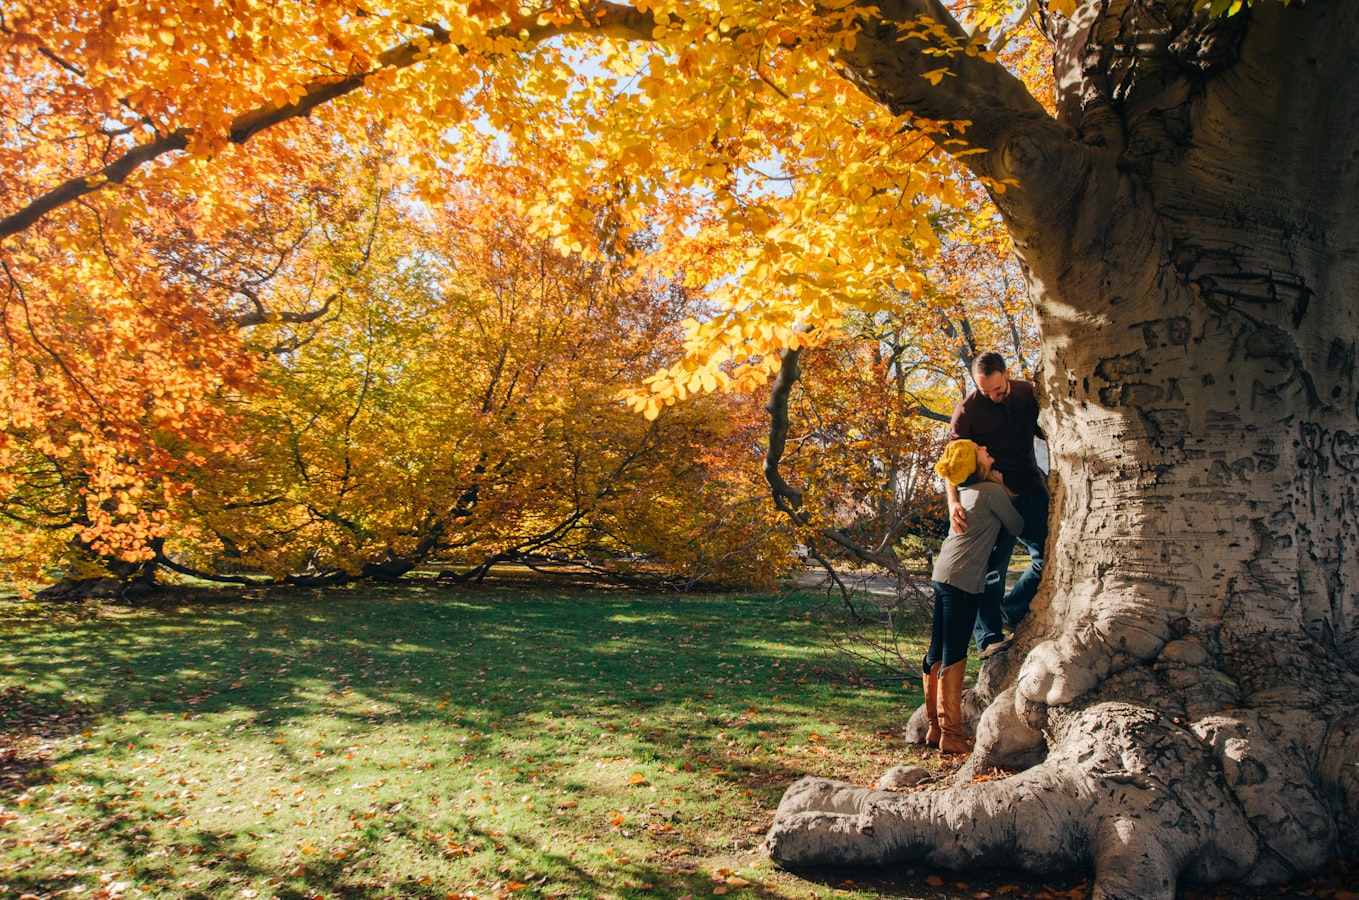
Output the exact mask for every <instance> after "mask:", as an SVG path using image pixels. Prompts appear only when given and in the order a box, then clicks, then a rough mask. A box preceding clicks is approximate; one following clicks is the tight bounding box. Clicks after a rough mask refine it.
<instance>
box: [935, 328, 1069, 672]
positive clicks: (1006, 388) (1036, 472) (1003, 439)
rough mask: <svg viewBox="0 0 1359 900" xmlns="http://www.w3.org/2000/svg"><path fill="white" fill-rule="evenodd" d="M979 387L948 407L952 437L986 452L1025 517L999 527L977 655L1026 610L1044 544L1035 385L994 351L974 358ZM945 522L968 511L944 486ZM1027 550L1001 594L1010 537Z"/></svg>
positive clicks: (1044, 488) (960, 525)
mask: <svg viewBox="0 0 1359 900" xmlns="http://www.w3.org/2000/svg"><path fill="white" fill-rule="evenodd" d="M972 376H973V378H974V379H975V380H976V382H977V389H976V390H975V391H973V392H972V393H971V394H968V395H967V397H965V398H964V399H963V401H962V402H961V403H959V404H958V407H957V408H956V409H955V410H954V411H953V420H952V422H951V423H950V424H949V439H950V440H957V439H959V438H965V439H967V440H970V441H974V442H975V443H977V444H980V445H981V446H983V447H985V448H986V449H987V450H988V451H990V453H991V456H992V457H993V458H994V459H995V464H994V466H993V469H994V470H995V471H997V472H999V473H1000V474H1001V476H1002V477H1003V478H1004V481H1005V487H1006V488H1008V489H1009V491H1010V493H1011V494H1012V495H1013V500H1014V506H1015V509H1016V510H1017V511H1018V512H1019V514H1020V515H1021V516H1023V517H1024V531H1023V533H1021V534H1017V535H1015V534H1010V533H1009V532H1008V531H1002V532H1001V535H1000V539H999V541H998V542H997V544H996V549H995V550H994V551H993V552H992V554H991V559H990V562H989V563H988V564H987V573H986V590H985V593H983V595H982V601H981V603H980V604H979V605H978V608H977V625H976V627H975V628H974V629H973V632H972V633H973V637H974V638H975V639H976V641H977V650H978V651H979V654H986V655H989V654H987V653H986V651H987V648H988V647H991V646H994V645H999V644H1001V643H1002V640H1001V639H1002V634H1001V625H1002V623H1003V624H1005V625H1007V626H1009V627H1010V628H1011V629H1012V630H1013V629H1014V627H1015V626H1016V625H1018V624H1019V621H1020V619H1023V618H1024V616H1025V615H1026V614H1027V613H1028V611H1029V604H1030V603H1031V602H1032V601H1033V596H1034V594H1035V593H1037V592H1038V582H1039V581H1040V580H1041V578H1042V576H1043V548H1044V545H1045V544H1046V543H1047V539H1048V481H1047V476H1046V475H1044V474H1043V471H1042V470H1041V469H1039V468H1038V460H1037V458H1036V457H1035V455H1034V447H1033V439H1034V438H1035V437H1039V438H1041V437H1043V431H1042V429H1041V428H1039V427H1038V401H1037V399H1036V398H1035V397H1034V391H1033V385H1032V384H1031V383H1030V382H1027V381H1016V380H1014V379H1012V378H1010V375H1009V372H1008V370H1007V367H1006V364H1005V358H1004V357H1002V356H1001V355H1000V354H999V353H996V352H995V351H990V350H989V351H987V352H985V353H983V354H981V355H980V356H978V357H977V359H976V361H975V362H974V363H973V365H972ZM948 509H949V522H950V524H951V525H952V527H953V528H954V530H956V531H959V532H962V531H965V530H967V516H966V514H965V513H964V512H963V508H962V507H961V506H960V505H959V503H958V489H957V488H956V487H954V486H953V485H951V484H950V485H949V486H948ZM1016 540H1018V542H1019V543H1021V544H1023V545H1024V547H1025V548H1026V549H1027V550H1028V551H1029V567H1028V568H1027V569H1025V570H1024V573H1023V574H1022V575H1020V576H1019V580H1018V581H1017V582H1015V586H1014V589H1013V590H1011V591H1010V592H1009V594H1006V593H1005V572H1006V570H1007V569H1008V568H1009V565H1010V554H1011V553H1013V552H1014V547H1015V542H1016Z"/></svg>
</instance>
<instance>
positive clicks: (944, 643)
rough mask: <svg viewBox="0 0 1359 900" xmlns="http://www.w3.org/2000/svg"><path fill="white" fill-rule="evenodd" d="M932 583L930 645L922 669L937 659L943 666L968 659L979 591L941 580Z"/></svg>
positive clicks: (929, 666) (928, 667) (926, 669)
mask: <svg viewBox="0 0 1359 900" xmlns="http://www.w3.org/2000/svg"><path fill="white" fill-rule="evenodd" d="M933 584H934V618H933V619H932V620H931V621H930V649H929V650H928V651H927V652H926V653H925V671H926V672H928V671H929V670H930V669H931V668H933V666H934V664H935V663H937V662H942V663H943V664H944V666H943V668H945V669H947V668H948V667H949V666H951V665H953V664H954V663H956V662H958V661H959V660H964V659H967V643H968V633H969V632H970V631H971V630H972V624H973V623H974V622H975V621H976V620H977V602H978V601H979V600H980V599H981V596H982V595H981V594H969V593H968V592H967V591H963V590H959V589H958V588H956V587H954V586H953V585H951V584H944V583H943V582H942V581H936V582H933Z"/></svg>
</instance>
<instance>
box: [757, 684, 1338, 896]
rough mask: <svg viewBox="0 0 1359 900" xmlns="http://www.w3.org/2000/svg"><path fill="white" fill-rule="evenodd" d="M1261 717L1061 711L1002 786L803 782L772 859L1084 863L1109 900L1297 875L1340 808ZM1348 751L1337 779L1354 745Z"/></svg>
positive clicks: (1025, 865) (1328, 842)
mask: <svg viewBox="0 0 1359 900" xmlns="http://www.w3.org/2000/svg"><path fill="white" fill-rule="evenodd" d="M1268 718H1269V717H1268V716H1267V715H1265V714H1262V713H1259V712H1258V711H1256V712H1249V711H1247V712H1245V713H1244V714H1243V715H1240V716H1237V717H1234V718H1231V719H1227V718H1225V717H1216V718H1215V719H1214V720H1211V721H1209V720H1205V721H1202V722H1199V723H1195V724H1194V726H1192V727H1184V726H1182V725H1181V724H1179V723H1177V722H1174V721H1171V720H1167V719H1165V718H1163V717H1161V716H1160V715H1158V714H1157V713H1156V712H1154V711H1152V710H1149V709H1147V708H1145V707H1138V706H1134V705H1130V704H1126V703H1119V702H1105V703H1100V704H1097V705H1093V706H1091V707H1089V708H1087V709H1085V710H1082V711H1079V712H1075V713H1073V714H1072V715H1070V716H1068V717H1065V719H1064V721H1062V722H1061V723H1060V724H1058V725H1057V730H1056V731H1055V732H1053V733H1051V734H1049V737H1050V739H1051V746H1052V748H1053V749H1052V751H1051V752H1050V753H1049V754H1048V756H1047V758H1046V760H1045V761H1044V762H1042V763H1041V764H1039V765H1036V766H1034V767H1033V768H1030V769H1028V770H1026V771H1024V772H1022V773H1019V774H1017V775H1014V776H1012V777H1009V778H1005V779H1001V780H992V781H986V782H980V783H976V784H969V785H959V786H955V787H952V788H948V789H943V790H925V791H920V792H918V793H909V794H900V793H892V792H889V791H878V790H870V789H864V788H859V787H855V786H853V785H849V784H844V783H841V782H835V781H828V780H824V779H815V778H808V779H803V780H802V781H799V782H798V783H797V784H795V785H793V786H792V787H791V788H789V789H788V791H787V793H786V794H785V795H784V798H783V801H782V802H781V803H780V804H779V809H778V812H777V814H776V815H775V818H774V824H773V827H772V828H771V829H770V831H769V834H768V836H767V837H766V841H765V849H766V851H767V852H768V853H769V855H770V856H771V858H772V859H773V860H774V861H775V862H777V863H779V864H780V865H782V866H785V867H787V868H793V869H796V868H799V867H813V866H883V865H890V864H893V863H899V862H905V861H911V860H923V861H925V862H927V863H929V864H931V865H933V866H938V867H941V868H947V869H959V870H963V869H968V868H974V867H1003V868H1012V869H1019V870H1023V871H1027V872H1030V873H1034V874H1045V873H1052V872H1057V871H1071V870H1085V869H1093V870H1094V873H1095V882H1094V896H1095V897H1097V898H1102V900H1103V898H1109V900H1112V898H1120V900H1123V898H1126V900H1133V898H1136V900H1149V898H1166V900H1170V898H1173V897H1174V895H1175V889H1176V885H1177V884H1178V882H1179V881H1180V880H1181V879H1184V880H1187V881H1193V882H1205V883H1216V882H1238V883H1261V882H1267V881H1275V880H1279V879H1281V878H1291V877H1296V876H1297V875H1300V874H1304V873H1307V872H1311V871H1315V870H1316V869H1318V868H1319V867H1320V866H1321V865H1322V864H1323V863H1324V862H1325V861H1326V860H1327V859H1329V858H1331V856H1332V855H1333V853H1334V851H1335V849H1336V841H1337V840H1338V839H1339V838H1340V827H1339V820H1340V819H1343V818H1344V814H1343V813H1342V812H1341V808H1328V806H1327V804H1326V803H1325V802H1324V801H1323V800H1321V799H1319V798H1320V797H1322V796H1325V795H1326V792H1325V791H1321V790H1318V787H1319V785H1318V784H1317V781H1316V779H1317V772H1316V771H1315V769H1313V768H1312V767H1311V766H1308V765H1306V764H1304V763H1303V762H1302V761H1301V760H1302V759H1303V756H1302V755H1300V754H1299V753H1297V751H1298V750H1300V749H1302V748H1300V747H1297V746H1289V747H1286V748H1284V747H1281V745H1280V744H1279V743H1278V742H1277V741H1276V740H1274V739H1273V738H1272V737H1270V735H1274V734H1277V733H1278V732H1277V731H1276V730H1275V729H1274V728H1273V727H1271V724H1270V722H1268V721H1266V720H1267V719H1268ZM1336 726H1339V732H1337V730H1336ZM1353 728H1354V722H1350V724H1349V725H1344V724H1343V723H1339V722H1337V723H1336V724H1335V725H1333V726H1332V728H1331V739H1326V740H1323V741H1322V743H1323V744H1324V746H1325V753H1329V754H1334V753H1336V752H1340V751H1338V748H1339V747H1340V746H1341V745H1343V744H1346V743H1347V742H1346V741H1345V740H1344V738H1345V736H1346V735H1350V732H1351V731H1352V730H1353ZM1323 730H1324V729H1323ZM1312 750H1313V751H1316V752H1317V753H1321V752H1322V751H1323V747H1322V746H1315V747H1313V748H1312ZM1343 755H1345V757H1346V761H1345V762H1344V763H1343V764H1341V766H1340V768H1337V769H1336V772H1337V773H1339V772H1340V771H1342V770H1345V767H1349V768H1353V767H1354V765H1355V763H1356V761H1357V758H1359V749H1356V748H1354V747H1350V748H1349V749H1348V750H1347V751H1345V752H1344V754H1343ZM1309 758H1311V759H1314V760H1315V759H1317V758H1318V757H1317V756H1311V757H1309ZM1323 768H1326V769H1332V768H1335V766H1334V765H1333V761H1328V762H1327V763H1326V764H1325V765H1324V766H1323ZM1325 778H1326V776H1325V775H1324V773H1323V774H1322V780H1325ZM1341 793H1344V791H1343V790H1342V791H1341ZM1343 805H1344V804H1341V807H1343ZM1336 813H1341V815H1340V816H1339V818H1338V817H1337V815H1336Z"/></svg>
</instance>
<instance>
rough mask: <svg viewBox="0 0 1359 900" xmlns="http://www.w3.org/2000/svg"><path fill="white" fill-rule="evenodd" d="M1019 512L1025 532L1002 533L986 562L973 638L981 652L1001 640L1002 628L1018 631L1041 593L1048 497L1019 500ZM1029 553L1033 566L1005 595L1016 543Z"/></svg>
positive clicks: (1016, 503)
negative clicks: (1039, 592) (1016, 533)
mask: <svg viewBox="0 0 1359 900" xmlns="http://www.w3.org/2000/svg"><path fill="white" fill-rule="evenodd" d="M1013 502H1014V505H1015V512H1017V513H1019V515H1020V516H1021V517H1022V518H1023V519H1024V531H1023V532H1021V533H1020V534H1019V535H1017V536H1016V535H1013V534H1010V533H1009V532H1008V531H1004V530H1002V531H1001V533H1000V537H999V538H997V539H996V546H995V549H994V550H992V551H991V558H990V559H989V560H987V563H986V588H985V590H983V591H982V594H981V601H980V602H979V603H978V604H977V621H976V624H975V625H974V626H973V628H972V637H973V639H974V640H975V641H976V642H977V650H978V651H981V650H985V649H986V647H987V645H988V644H995V643H998V642H999V641H1000V640H1001V637H1002V635H1001V626H1002V625H1005V626H1007V627H1008V628H1010V630H1011V631H1013V630H1014V628H1015V626H1017V625H1018V624H1019V622H1020V620H1021V619H1023V618H1024V617H1025V616H1026V615H1028V614H1029V604H1030V603H1032V602H1033V595H1034V594H1036V593H1038V582H1040V581H1041V580H1042V579H1043V548H1044V546H1045V545H1046V544H1047V542H1048V496H1047V494H1040V495H1038V496H1032V497H1015V498H1014V500H1013ZM1016 543H1020V544H1023V545H1024V549H1026V550H1028V551H1029V567H1028V568H1027V569H1025V570H1024V572H1023V573H1022V574H1021V575H1020V576H1019V580H1018V581H1016V582H1015V586H1014V587H1013V588H1012V589H1011V590H1010V593H1008V594H1006V593H1005V572H1006V570H1007V569H1008V568H1009V567H1010V554H1012V553H1014V549H1015V544H1016Z"/></svg>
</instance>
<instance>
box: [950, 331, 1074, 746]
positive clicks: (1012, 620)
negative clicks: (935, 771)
mask: <svg viewBox="0 0 1359 900" xmlns="http://www.w3.org/2000/svg"><path fill="white" fill-rule="evenodd" d="M972 374H973V378H974V379H975V381H976V383H977V389H976V390H975V391H973V392H972V393H971V394H969V395H968V396H967V397H966V398H964V399H963V401H962V402H961V403H959V404H958V406H957V408H956V409H955V410H954V411H953V419H952V422H951V423H950V426H949V437H950V439H951V440H950V442H949V444H948V446H947V447H946V448H945V450H944V454H943V456H942V457H941V458H940V460H939V462H938V463H936V464H935V472H936V473H938V474H939V475H940V476H941V477H942V478H943V479H944V481H945V483H946V485H947V489H948V507H949V526H950V527H949V535H948V537H947V538H946V539H945V541H944V545H943V547H942V548H940V551H939V556H938V557H937V559H936V560H935V565H934V572H933V574H932V576H931V577H932V580H933V582H934V619H933V622H932V625H931V629H930V648H929V651H928V652H927V653H926V654H925V659H924V662H923V671H924V678H925V709H926V713H927V716H928V720H929V731H928V733H927V735H926V738H925V741H926V743H927V744H930V745H935V746H938V747H939V749H940V751H941V752H943V753H966V752H969V751H970V750H971V749H972V742H971V739H970V738H968V737H967V731H966V729H964V727H963V725H962V714H961V699H962V685H963V672H964V670H965V669H966V667H967V644H968V639H969V634H970V635H971V636H973V637H975V639H976V642H977V649H978V651H979V655H980V656H981V657H982V658H986V657H987V656H990V655H991V654H992V653H995V652H997V651H999V650H1001V649H1003V648H1004V647H1005V646H1006V645H1007V643H1008V642H1007V641H1006V640H1005V639H1004V637H1003V634H1002V626H1005V627H1009V628H1010V629H1011V630H1013V629H1014V628H1015V626H1016V625H1018V624H1019V621H1020V620H1021V619H1022V618H1024V615H1025V614H1026V613H1028V611H1029V604H1030V602H1031V601H1032V600H1033V596H1034V594H1035V593H1036V592H1037V590H1038V582H1039V580H1040V579H1041V578H1042V574H1043V549H1044V544H1045V543H1046V542H1047V531H1048V486H1047V477H1046V476H1045V475H1044V474H1043V472H1042V470H1041V469H1039V468H1038V461H1037V458H1036V455H1035V453H1034V438H1035V437H1039V438H1041V437H1043V433H1042V430H1041V429H1040V428H1039V427H1038V401H1037V399H1036V398H1035V396H1034V388H1033V385H1032V384H1031V383H1029V382H1027V381H1017V380H1014V379H1011V378H1010V377H1009V372H1008V370H1007V366H1006V364H1005V359H1004V357H1002V356H1001V355H1000V354H999V353H995V352H991V351H988V352H986V353H983V354H981V355H980V356H978V357H977V359H976V361H975V362H974V363H973V366H972ZM1016 542H1019V543H1022V544H1023V545H1024V547H1025V548H1026V549H1027V550H1028V551H1029V566H1028V568H1027V569H1025V570H1024V573H1023V574H1022V575H1020V577H1019V580H1018V581H1017V582H1016V583H1015V586H1014V588H1013V589H1012V590H1010V592H1009V593H1008V594H1007V593H1006V591H1005V573H1006V570H1007V569H1008V568H1009V564H1010V554H1011V553H1012V552H1013V551H1014V546H1015V543H1016Z"/></svg>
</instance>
